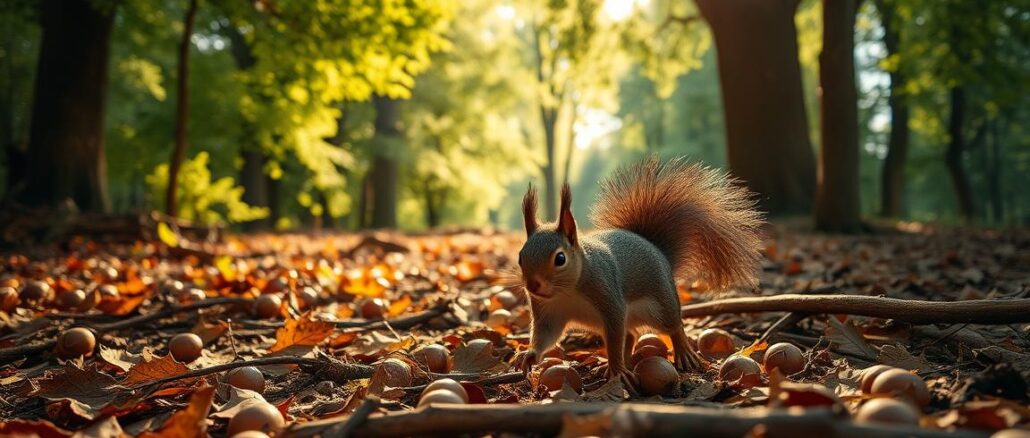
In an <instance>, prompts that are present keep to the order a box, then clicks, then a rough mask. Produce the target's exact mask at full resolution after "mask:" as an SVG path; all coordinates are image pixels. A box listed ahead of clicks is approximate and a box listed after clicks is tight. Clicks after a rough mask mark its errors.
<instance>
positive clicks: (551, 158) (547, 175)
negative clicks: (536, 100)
mask: <svg viewBox="0 0 1030 438" xmlns="http://www.w3.org/2000/svg"><path fill="white" fill-rule="evenodd" d="M540 121H541V123H542V124H543V127H544V149H545V150H546V151H547V156H546V158H545V159H546V160H547V161H546V162H544V165H543V166H541V167H540V171H541V172H543V174H544V215H545V216H546V217H547V218H548V220H550V219H551V218H554V217H556V216H557V215H558V213H557V210H556V207H557V205H558V204H557V203H558V186H557V181H556V180H557V177H556V176H555V174H554V171H555V163H556V162H557V161H558V160H557V158H558V157H557V154H558V151H557V150H555V147H554V143H555V129H556V128H557V124H558V111H556V110H555V109H553V108H546V107H544V106H543V105H541V106H540Z"/></svg>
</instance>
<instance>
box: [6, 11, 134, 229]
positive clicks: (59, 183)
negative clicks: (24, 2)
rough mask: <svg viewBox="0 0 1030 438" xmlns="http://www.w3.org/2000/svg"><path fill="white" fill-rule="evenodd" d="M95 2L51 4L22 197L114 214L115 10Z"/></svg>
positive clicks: (46, 14) (45, 17)
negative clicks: (110, 148) (110, 88)
mask: <svg viewBox="0 0 1030 438" xmlns="http://www.w3.org/2000/svg"><path fill="white" fill-rule="evenodd" d="M92 3H93V2H91V1H89V0H46V1H44V2H43V5H42V7H41V14H42V25H43V26H42V27H43V38H42V42H41V44H40V50H39V63H38V67H37V70H36V84H35V91H34V93H35V95H34V98H33V105H32V121H31V124H30V127H29V146H28V151H27V156H26V160H25V162H24V169H23V170H24V173H23V175H24V177H25V179H24V181H23V183H24V187H23V188H24V190H22V191H21V192H20V193H18V194H16V199H18V200H19V201H21V202H23V203H25V204H28V205H53V204H56V203H58V202H62V201H63V200H65V199H68V198H70V199H71V200H73V201H74V202H75V204H76V205H77V206H78V207H79V208H80V209H83V210H86V211H96V212H106V211H109V210H110V201H109V200H108V197H107V166H106V164H105V162H104V159H105V156H104V106H105V103H106V97H107V61H108V53H109V50H110V41H111V28H112V24H113V23H114V14H113V11H107V12H106V13H105V12H101V11H98V10H96V9H94V8H93V6H92Z"/></svg>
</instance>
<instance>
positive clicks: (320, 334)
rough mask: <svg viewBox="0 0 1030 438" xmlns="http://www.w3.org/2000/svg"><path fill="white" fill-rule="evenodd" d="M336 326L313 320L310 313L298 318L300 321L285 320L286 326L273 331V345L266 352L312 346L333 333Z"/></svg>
mask: <svg viewBox="0 0 1030 438" xmlns="http://www.w3.org/2000/svg"><path fill="white" fill-rule="evenodd" d="M335 329H336V326H335V325H334V324H332V323H329V322H325V321H318V320H316V319H313V318H312V316H311V312H307V313H305V314H303V315H301V316H300V319H293V318H290V319H287V320H286V324H285V325H284V326H283V327H282V328H280V329H279V330H276V331H275V345H273V346H272V348H269V349H268V351H270V352H273V353H274V352H276V351H279V350H283V349H286V348H289V347H292V346H295V345H299V346H314V345H318V343H320V342H322V341H323V340H325V338H327V337H329V335H331V334H332V333H333V330H335Z"/></svg>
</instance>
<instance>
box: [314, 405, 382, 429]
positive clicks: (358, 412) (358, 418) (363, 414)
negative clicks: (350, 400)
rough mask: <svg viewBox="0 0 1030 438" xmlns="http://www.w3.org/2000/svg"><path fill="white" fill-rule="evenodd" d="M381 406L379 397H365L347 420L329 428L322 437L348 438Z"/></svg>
mask: <svg viewBox="0 0 1030 438" xmlns="http://www.w3.org/2000/svg"><path fill="white" fill-rule="evenodd" d="M380 404H381V402H380V400H379V397H376V396H374V395H370V396H367V397H365V400H363V401H362V402H361V404H360V405H358V407H357V409H354V412H352V413H351V414H350V415H348V416H347V419H346V420H344V421H341V422H338V423H336V424H335V425H334V426H332V427H330V428H329V429H328V430H326V431H325V433H323V434H322V436H324V437H327V438H328V437H349V436H351V434H352V433H354V429H357V428H358V426H361V425H362V424H364V423H365V421H366V420H368V416H369V415H371V414H372V413H373V412H375V411H376V409H379V405H380Z"/></svg>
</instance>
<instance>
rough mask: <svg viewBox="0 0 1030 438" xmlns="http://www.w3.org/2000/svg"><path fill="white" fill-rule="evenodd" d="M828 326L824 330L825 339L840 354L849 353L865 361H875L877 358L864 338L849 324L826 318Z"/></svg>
mask: <svg viewBox="0 0 1030 438" xmlns="http://www.w3.org/2000/svg"><path fill="white" fill-rule="evenodd" d="M826 320H827V321H829V323H830V326H829V327H827V328H826V338H827V339H829V341H830V342H831V343H833V344H834V345H836V346H837V349H838V350H839V351H841V352H845V353H850V354H853V355H856V356H858V357H862V358H865V359H870V360H871V359H875V358H876V357H877V356H878V353H877V351H876V349H874V348H873V347H872V346H871V345H869V343H868V342H866V340H865V337H863V336H862V334H861V333H859V332H858V330H857V329H856V328H855V326H854V325H853V324H852V323H851V322H847V323H844V322H840V320H838V319H837V318H833V317H830V318H826Z"/></svg>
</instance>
